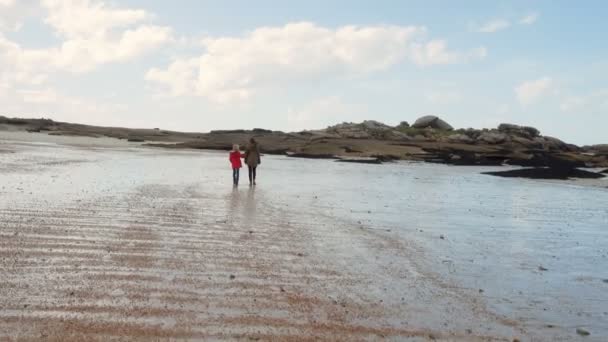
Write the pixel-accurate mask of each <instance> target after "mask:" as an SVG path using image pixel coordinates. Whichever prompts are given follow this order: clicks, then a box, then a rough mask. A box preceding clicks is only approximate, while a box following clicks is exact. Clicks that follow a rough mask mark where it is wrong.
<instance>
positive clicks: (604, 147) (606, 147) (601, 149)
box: [584, 144, 608, 153]
mask: <svg viewBox="0 0 608 342" xmlns="http://www.w3.org/2000/svg"><path fill="white" fill-rule="evenodd" d="M584 149H585V150H587V151H590V152H595V153H608V144H600V145H591V146H585V147H584Z"/></svg>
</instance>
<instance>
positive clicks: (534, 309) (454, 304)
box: [0, 133, 608, 341]
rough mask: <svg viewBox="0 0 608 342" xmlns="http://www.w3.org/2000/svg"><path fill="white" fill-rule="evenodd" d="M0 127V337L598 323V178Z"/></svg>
mask: <svg viewBox="0 0 608 342" xmlns="http://www.w3.org/2000/svg"><path fill="white" fill-rule="evenodd" d="M0 134H2V135H0V160H1V163H0V340H3V339H7V340H36V339H46V340H107V339H112V338H116V339H118V338H126V339H135V340H150V339H163V340H164V339H192V340H215V339H243V340H284V341H292V340H331V341H355V340H380V339H382V340H394V341H402V340H411V341H426V340H445V341H514V340H520V341H532V340H533V341H571V340H581V341H602V340H605V338H606V336H608V291H607V290H608V243H607V242H608V230H607V227H608V189H607V188H606V187H607V186H608V182H606V181H603V180H598V181H596V182H595V183H593V184H582V185H579V184H577V182H576V181H564V182H543V181H535V180H525V179H503V178H498V177H492V176H488V175H482V174H480V173H481V172H482V171H493V170H499V169H501V167H470V166H468V167H467V166H449V165H436V164H426V163H418V162H395V163H390V164H384V165H361V164H348V163H336V162H334V161H332V160H310V159H301V158H289V157H286V156H264V157H263V159H262V165H261V166H260V168H259V170H258V177H259V179H258V185H257V186H256V187H249V186H248V184H247V183H248V182H247V180H246V179H245V178H246V172H241V184H240V186H239V187H238V188H234V187H233V186H232V179H231V170H230V165H229V162H228V153H227V152H223V151H192V150H167V149H160V148H151V147H144V146H142V145H141V144H138V143H128V142H126V141H119V140H116V139H107V140H105V138H98V139H91V138H83V137H80V138H71V137H50V138H46V137H47V136H45V138H44V139H32V138H31V137H32V136H37V137H41V136H43V135H35V134H28V133H14V134H9V133H0ZM20 134H21V135H20ZM56 139H61V140H56ZM602 182H604V183H602ZM585 332H586V333H588V334H589V335H587V336H585V335H586V334H585Z"/></svg>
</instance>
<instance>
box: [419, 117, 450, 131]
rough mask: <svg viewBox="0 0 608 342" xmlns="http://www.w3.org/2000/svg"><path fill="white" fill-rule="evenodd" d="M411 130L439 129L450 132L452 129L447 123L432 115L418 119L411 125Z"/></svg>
mask: <svg viewBox="0 0 608 342" xmlns="http://www.w3.org/2000/svg"><path fill="white" fill-rule="evenodd" d="M412 127H413V128H434V129H441V130H446V131H451V130H453V129H454V127H452V126H451V125H450V124H449V123H447V122H445V121H443V120H441V119H440V118H439V117H437V116H434V115H426V116H423V117H421V118H418V120H416V122H414V124H413V125H412Z"/></svg>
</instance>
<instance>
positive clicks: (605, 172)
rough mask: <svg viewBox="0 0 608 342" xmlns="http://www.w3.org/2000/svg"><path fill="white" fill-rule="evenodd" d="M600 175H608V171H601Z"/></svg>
mask: <svg viewBox="0 0 608 342" xmlns="http://www.w3.org/2000/svg"><path fill="white" fill-rule="evenodd" d="M600 173H604V174H607V175H608V169H606V170H604V171H600Z"/></svg>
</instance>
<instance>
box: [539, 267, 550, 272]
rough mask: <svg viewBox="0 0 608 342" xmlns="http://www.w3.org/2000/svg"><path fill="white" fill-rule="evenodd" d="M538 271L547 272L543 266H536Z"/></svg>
mask: <svg viewBox="0 0 608 342" xmlns="http://www.w3.org/2000/svg"><path fill="white" fill-rule="evenodd" d="M538 270H539V271H542V272H544V271H548V269H546V268H544V267H543V266H538Z"/></svg>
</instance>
